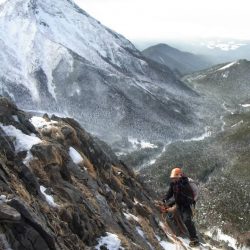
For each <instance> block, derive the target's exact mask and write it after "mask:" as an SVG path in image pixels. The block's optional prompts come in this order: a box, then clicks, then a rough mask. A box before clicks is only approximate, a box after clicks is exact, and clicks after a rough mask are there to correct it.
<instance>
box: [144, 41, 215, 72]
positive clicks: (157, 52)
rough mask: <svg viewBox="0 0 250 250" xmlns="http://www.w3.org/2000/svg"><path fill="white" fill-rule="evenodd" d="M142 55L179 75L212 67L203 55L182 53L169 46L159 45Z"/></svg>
mask: <svg viewBox="0 0 250 250" xmlns="http://www.w3.org/2000/svg"><path fill="white" fill-rule="evenodd" d="M142 54H143V55H144V56H145V57H147V58H150V59H152V60H154V61H156V62H158V63H161V64H164V65H166V66H167V67H169V68H170V69H172V70H173V71H174V72H176V73H177V74H179V75H185V74H188V73H191V72H194V71H198V70H201V69H205V68H208V67H209V66H211V65H212V63H211V62H209V60H208V59H206V58H205V57H204V56H201V55H195V54H192V53H189V52H184V51H180V50H178V49H176V48H173V47H171V46H169V45H167V44H157V45H154V46H151V47H149V48H147V49H145V50H143V51H142Z"/></svg>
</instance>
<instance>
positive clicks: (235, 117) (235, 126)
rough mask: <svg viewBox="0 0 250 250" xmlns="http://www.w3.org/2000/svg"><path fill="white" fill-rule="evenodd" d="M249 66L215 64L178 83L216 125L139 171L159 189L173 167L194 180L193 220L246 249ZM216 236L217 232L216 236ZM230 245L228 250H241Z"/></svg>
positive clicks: (173, 146) (242, 63)
mask: <svg viewBox="0 0 250 250" xmlns="http://www.w3.org/2000/svg"><path fill="white" fill-rule="evenodd" d="M249 72H250V62H249V61H246V60H239V61H235V62H230V63H226V64H220V65H216V66H214V67H212V68H210V69H207V70H203V71H200V72H197V73H193V74H191V75H188V76H185V77H184V78H183V79H184V80H185V81H186V82H187V83H188V84H189V86H190V87H192V88H194V89H195V90H196V91H197V92H198V93H199V94H200V95H202V96H203V99H204V104H205V105H207V107H210V119H211V118H212V119H214V120H215V121H217V128H216V129H215V127H214V126H213V127H212V126H211V127H210V134H209V136H207V137H203V138H202V137H201V138H193V139H191V140H179V141H176V142H172V143H169V144H168V145H166V147H165V148H164V150H163V151H162V153H161V154H160V155H158V158H157V159H155V160H154V161H152V160H151V162H152V164H151V166H150V167H147V168H144V169H141V171H140V173H141V174H143V175H145V181H148V182H149V184H150V185H151V186H152V187H153V188H155V190H158V191H159V192H163V191H164V187H165V185H166V178H167V176H169V174H170V171H171V169H172V167H173V166H180V167H183V170H184V172H185V173H186V174H187V175H188V176H190V177H191V178H194V179H196V180H199V182H200V189H201V197H200V201H199V202H198V203H197V210H198V211H197V218H198V221H199V224H200V226H201V227H203V228H204V229H205V230H206V231H207V230H208V229H209V228H210V229H211V230H212V228H213V227H214V226H217V227H218V228H220V229H222V230H223V231H224V232H226V233H228V234H230V235H232V236H233V237H234V238H237V239H238V240H239V241H244V242H245V243H246V244H248V247H246V249H248V248H249V243H248V242H249V230H248V229H249V226H250V221H249V211H250V210H249V200H250V197H249V192H248V190H249V188H250V186H249V183H250V182H249V181H250V172H249V150H250V148H249V132H250V131H249V122H250V115H249V110H250V99H249V93H250V85H249V79H250V75H249ZM215 235H216V233H215ZM236 245H237V244H234V245H233V246H232V247H233V249H244V248H241V247H239V246H236Z"/></svg>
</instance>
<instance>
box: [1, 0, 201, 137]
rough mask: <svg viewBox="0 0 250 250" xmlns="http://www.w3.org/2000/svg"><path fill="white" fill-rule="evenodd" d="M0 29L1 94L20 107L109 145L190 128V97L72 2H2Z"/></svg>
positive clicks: (163, 69) (172, 78) (181, 86)
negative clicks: (71, 121)
mask: <svg viewBox="0 0 250 250" xmlns="http://www.w3.org/2000/svg"><path fill="white" fill-rule="evenodd" d="M0 27H1V28H0V29H1V32H0V61H1V62H2V65H3V67H1V69H0V79H1V92H2V94H3V95H7V96H10V97H12V98H13V99H14V100H15V101H16V102H17V103H18V104H20V105H21V106H22V107H23V108H32V107H33V108H34V109H42V110H48V111H49V110H50V111H51V110H52V111H58V112H61V113H64V114H70V115H71V116H74V117H77V118H78V119H80V121H81V123H82V124H84V126H86V128H87V129H89V130H90V131H93V132H95V133H99V134H101V135H108V136H107V137H108V138H109V139H110V138H111V137H112V136H115V135H116V134H118V135H128V134H130V135H133V136H138V137H143V136H147V137H154V138H157V137H168V138H169V137H177V136H181V135H182V134H179V133H178V132H177V131H178V130H179V131H180V130H181V131H183V133H184V134H185V133H187V132H190V130H193V127H194V123H196V121H197V119H196V114H195V113H194V112H193V111H192V110H193V109H192V108H191V106H192V105H193V104H194V98H193V97H194V96H196V94H195V92H194V91H192V90H191V89H190V88H188V87H187V86H186V85H185V84H184V83H182V82H181V81H180V80H178V79H177V78H176V76H175V75H174V74H173V73H172V71H171V70H170V69H168V68H167V67H164V66H163V65H160V64H158V63H156V62H153V61H150V60H146V59H145V58H144V57H143V56H142V55H141V53H140V52H139V51H138V50H136V48H135V47H134V46H133V45H132V44H131V43H130V42H129V41H128V40H126V39H125V38H124V37H122V36H121V35H119V34H117V33H115V32H113V31H111V30H110V29H108V28H106V27H104V26H103V25H101V24H100V23H99V22H98V21H96V20H95V19H94V18H92V17H90V16H89V15H88V14H87V13H86V12H84V11H83V10H81V9H80V8H79V7H78V6H76V5H75V4H74V3H73V2H72V1H67V0H60V1H49V0H45V1H42V0H17V1H16V0H10V1H7V2H6V3H5V4H4V5H3V6H2V7H1V11H0ZM173 124H174V126H173Z"/></svg>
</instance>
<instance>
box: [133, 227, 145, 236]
mask: <svg viewBox="0 0 250 250" xmlns="http://www.w3.org/2000/svg"><path fill="white" fill-rule="evenodd" d="M135 229H136V231H137V233H138V234H139V235H140V236H141V237H142V238H143V239H145V235H144V232H143V231H142V229H141V227H136V228H135Z"/></svg>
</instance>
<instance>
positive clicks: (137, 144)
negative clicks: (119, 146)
mask: <svg viewBox="0 0 250 250" xmlns="http://www.w3.org/2000/svg"><path fill="white" fill-rule="evenodd" d="M128 141H129V142H130V143H131V144H132V146H133V149H144V148H158V146H157V145H155V144H152V143H150V142H147V141H144V140H138V139H137V138H132V137H128Z"/></svg>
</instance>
